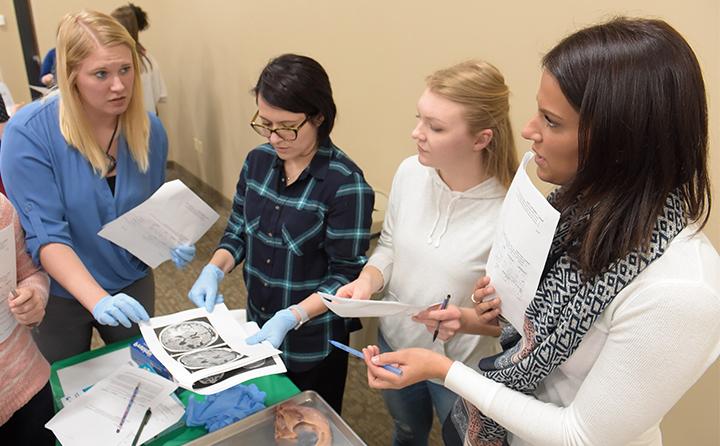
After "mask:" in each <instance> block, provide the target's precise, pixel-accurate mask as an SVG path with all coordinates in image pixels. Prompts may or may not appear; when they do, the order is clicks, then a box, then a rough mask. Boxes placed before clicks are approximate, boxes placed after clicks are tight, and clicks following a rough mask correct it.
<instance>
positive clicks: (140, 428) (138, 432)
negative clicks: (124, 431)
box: [132, 407, 152, 446]
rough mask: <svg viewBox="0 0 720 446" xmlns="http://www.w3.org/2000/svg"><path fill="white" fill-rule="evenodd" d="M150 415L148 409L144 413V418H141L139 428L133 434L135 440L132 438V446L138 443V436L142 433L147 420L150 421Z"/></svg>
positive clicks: (150, 411)
mask: <svg viewBox="0 0 720 446" xmlns="http://www.w3.org/2000/svg"><path fill="white" fill-rule="evenodd" d="M151 415H152V410H150V408H149V407H148V409H147V410H146V411H145V416H143V419H142V422H141V423H140V427H139V428H138V431H137V433H136V434H135V438H133V442H132V446H137V444H138V441H140V434H141V433H142V431H143V429H144V428H145V425H146V424H147V423H148V420H150V416H151Z"/></svg>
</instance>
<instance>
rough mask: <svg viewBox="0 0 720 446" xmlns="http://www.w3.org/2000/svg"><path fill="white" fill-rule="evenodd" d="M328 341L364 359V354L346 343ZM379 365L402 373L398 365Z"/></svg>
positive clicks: (398, 373) (399, 373) (396, 372)
mask: <svg viewBox="0 0 720 446" xmlns="http://www.w3.org/2000/svg"><path fill="white" fill-rule="evenodd" d="M330 343H331V344H332V345H334V346H335V347H337V348H339V349H340V350H344V351H346V352H348V353H350V354H351V355H353V356H356V357H358V358H360V359H365V356H364V355H363V354H362V353H361V352H360V351H359V350H355V349H354V348H352V347H348V346H347V345H345V344H342V343H340V342H338V341H332V340H331V341H330ZM381 367H382V368H384V369H385V370H389V371H391V372H393V373H394V374H396V375H402V370H401V369H399V368H398V367H394V366H391V365H390V364H385V365H383V366H381Z"/></svg>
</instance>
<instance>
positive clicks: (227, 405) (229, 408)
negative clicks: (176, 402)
mask: <svg viewBox="0 0 720 446" xmlns="http://www.w3.org/2000/svg"><path fill="white" fill-rule="evenodd" d="M264 402H265V392H263V391H261V390H260V389H258V388H257V386H256V385H255V384H250V385H249V386H246V385H244V384H238V385H237V386H234V387H231V388H229V389H227V390H223V391H222V392H218V393H216V394H214V395H210V396H208V397H206V398H205V400H204V401H197V400H196V399H195V397H194V396H191V397H190V399H189V400H188V405H187V409H185V424H186V425H188V426H203V425H204V426H205V429H207V430H208V432H214V431H216V430H218V429H220V428H223V427H225V426H227V425H229V424H231V423H234V422H236V421H238V420H241V419H243V418H245V417H247V416H249V415H252V414H254V413H255V412H259V411H260V410H262V409H264V408H265V404H264Z"/></svg>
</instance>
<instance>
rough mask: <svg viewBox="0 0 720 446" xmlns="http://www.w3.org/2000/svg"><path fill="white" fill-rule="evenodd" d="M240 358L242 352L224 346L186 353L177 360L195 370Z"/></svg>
mask: <svg viewBox="0 0 720 446" xmlns="http://www.w3.org/2000/svg"><path fill="white" fill-rule="evenodd" d="M240 358H242V355H241V354H240V353H238V352H234V351H232V350H230V349H229V348H226V347H222V348H210V349H207V350H200V351H197V352H190V353H186V354H184V355H182V356H180V357H179V358H177V360H178V361H179V362H180V364H182V365H184V366H185V367H187V368H188V369H193V370H194V369H205V368H208V367H213V366H216V365H223V364H227V363H229V362H233V361H236V360H238V359H240Z"/></svg>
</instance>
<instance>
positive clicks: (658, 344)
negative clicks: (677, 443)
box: [445, 228, 720, 446]
mask: <svg viewBox="0 0 720 446" xmlns="http://www.w3.org/2000/svg"><path fill="white" fill-rule="evenodd" d="M695 230H696V228H686V229H684V230H683V231H682V232H681V233H680V234H678V236H677V237H675V239H674V240H673V241H672V242H671V244H670V246H669V248H668V249H667V251H666V252H665V254H663V256H662V257H660V258H659V259H657V260H656V261H655V262H653V263H652V264H651V265H650V266H648V268H647V269H646V270H645V271H643V272H642V273H641V274H640V275H639V276H638V277H637V278H636V279H635V280H634V281H633V282H632V283H630V284H629V285H627V286H626V287H625V288H624V289H623V290H622V291H621V292H620V293H619V294H618V295H617V296H616V297H615V299H614V300H613V302H612V303H611V304H610V305H608V307H607V308H606V310H605V312H604V313H603V315H602V316H601V317H600V318H599V319H598V320H597V321H596V323H595V325H594V326H593V327H592V328H591V329H590V331H589V332H588V333H587V334H586V335H585V337H584V339H583V341H582V343H581V344H580V346H579V347H578V349H577V350H576V351H575V353H574V354H573V355H572V356H571V357H570V358H569V359H568V360H567V361H566V362H565V363H564V364H562V365H560V366H559V367H558V368H557V369H555V370H554V371H553V372H552V373H551V374H550V375H549V376H548V377H547V378H546V379H545V380H544V382H543V383H542V384H541V385H540V386H539V388H538V389H537V391H536V392H535V397H534V398H533V397H532V396H526V395H523V394H521V393H519V392H516V391H513V390H510V389H509V388H507V387H505V386H503V385H501V384H498V383H496V382H494V381H492V380H490V379H488V378H485V377H483V376H481V375H480V374H478V373H476V372H475V371H473V370H471V369H469V368H467V367H466V366H464V365H463V364H460V363H457V362H456V363H454V364H453V365H452V367H451V368H450V372H449V373H448V375H447V377H446V379H445V386H446V387H448V388H449V389H450V390H452V391H454V392H456V393H457V394H459V395H461V396H463V397H464V398H465V399H467V400H468V401H470V402H471V403H472V404H474V405H475V406H476V407H477V408H478V409H480V411H482V412H483V413H485V414H486V415H487V416H489V417H491V418H493V419H494V420H495V421H497V422H498V423H499V424H501V425H503V426H504V427H505V428H507V429H508V431H509V432H511V436H510V438H509V440H510V444H511V445H513V446H520V445H523V446H524V445H603V446H612V445H633V446H637V445H652V446H659V445H662V436H661V433H660V427H659V424H660V421H661V420H662V417H663V416H664V415H665V414H666V413H667V412H668V411H669V410H670V409H671V408H672V407H673V405H674V404H675V403H676V402H677V401H678V400H679V399H680V398H681V397H682V395H683V394H684V393H685V392H686V391H687V390H688V389H689V388H690V387H691V386H692V385H693V384H694V383H695V382H696V381H697V380H698V379H699V378H700V376H702V374H703V373H704V372H705V370H707V368H708V367H709V366H710V365H712V363H713V362H714V361H715V360H716V359H717V358H718V355H719V354H720V323H719V322H718V321H720V257H719V256H718V253H717V252H716V251H715V249H714V248H713V246H712V245H711V244H710V241H709V240H708V239H707V238H706V237H705V236H704V235H703V234H702V233H699V234H693V233H694V232H695Z"/></svg>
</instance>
